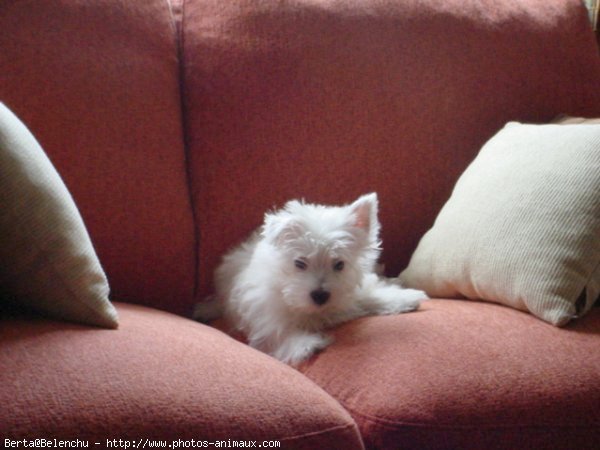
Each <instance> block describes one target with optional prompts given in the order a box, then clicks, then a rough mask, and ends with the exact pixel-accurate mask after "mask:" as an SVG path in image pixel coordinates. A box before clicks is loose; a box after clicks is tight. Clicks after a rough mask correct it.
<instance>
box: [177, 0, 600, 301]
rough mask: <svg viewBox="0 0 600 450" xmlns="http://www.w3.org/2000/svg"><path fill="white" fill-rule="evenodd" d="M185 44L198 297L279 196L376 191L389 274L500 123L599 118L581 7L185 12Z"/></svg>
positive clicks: (429, 0)
mask: <svg viewBox="0 0 600 450" xmlns="http://www.w3.org/2000/svg"><path fill="white" fill-rule="evenodd" d="M183 34H184V41H183V42H184V49H183V58H184V64H185V74H184V75H185V80H186V82H185V95H184V100H185V110H186V122H187V123H186V125H187V140H188V143H189V146H190V163H191V174H192V175H191V182H192V187H193V198H194V202H195V203H194V207H195V210H196V216H197V219H198V221H197V223H198V226H199V236H200V239H199V243H200V265H199V267H200V290H199V292H200V293H201V294H202V293H207V292H209V291H210V289H211V287H210V279H211V272H212V270H213V269H214V267H215V265H216V264H217V263H218V261H219V257H220V255H221V254H222V253H223V252H224V251H225V250H227V249H228V248H229V247H231V246H232V245H234V244H236V243H237V242H238V241H239V240H240V239H243V238H244V237H245V235H246V234H248V233H250V232H251V230H252V229H253V228H255V227H256V226H258V225H260V223H261V221H262V216H263V214H264V212H265V211H266V210H268V209H270V208H272V207H274V206H281V205H282V204H283V203H284V202H285V201H286V200H288V199H290V198H305V199H306V200H307V201H311V202H317V203H332V204H339V203H344V202H349V201H351V200H352V199H354V198H356V197H357V196H358V195H360V194H362V193H366V192H371V191H377V192H378V194H379V199H380V219H381V222H382V226H383V229H382V236H383V247H384V253H383V262H385V264H386V266H387V269H388V272H389V273H393V274H396V273H398V271H399V270H400V269H401V268H403V267H404V266H405V265H406V264H407V262H408V260H409V258H410V255H411V253H412V251H413V250H414V248H415V247H416V244H417V242H418V240H419V238H420V237H421V236H422V235H423V233H424V232H425V231H426V230H427V229H428V228H430V226H431V224H432V223H433V220H434V218H435V216H436V215H437V213H438V212H439V209H440V208H441V206H442V205H443V203H444V202H445V200H446V199H447V198H448V196H449V194H450V191H451V189H452V186H453V185H454V183H455V181H456V179H457V178H458V176H459V175H460V173H461V172H462V171H463V170H464V168H465V167H466V166H467V165H468V163H469V162H470V161H471V160H472V159H473V158H474V156H475V155H476V154H477V152H478V150H479V148H480V147H481V145H482V144H483V143H484V142H485V141H486V140H487V139H489V138H490V137H491V136H492V135H493V134H494V133H495V132H496V131H497V130H498V129H500V128H501V127H502V126H503V125H504V124H505V123H506V122H507V121H509V120H521V121H529V122H532V121H533V122H536V121H548V120H550V119H552V118H553V117H554V116H556V115H557V114H559V113H569V114H576V115H583V116H586V115H597V114H598V113H600V89H598V83H599V82H600V59H599V57H598V49H597V46H596V43H595V41H594V35H593V33H592V31H591V28H590V25H589V22H588V19H587V15H586V11H585V8H584V7H583V5H582V3H581V2H580V1H578V0H532V1H528V2H514V1H509V0H507V1H497V0H493V1H492V0H485V1H481V0H468V1H464V0H460V1H459V0H452V1H443V2H440V1H438V0H423V1H419V2H415V1H400V0H395V1H385V2H372V1H366V0H343V1H336V2H330V1H325V0H318V1H315V0H296V1H284V2H281V1H277V0H267V1H261V2H254V1H247V0H232V1H228V2H222V1H220V0H187V1H186V3H185V8H184V22H183Z"/></svg>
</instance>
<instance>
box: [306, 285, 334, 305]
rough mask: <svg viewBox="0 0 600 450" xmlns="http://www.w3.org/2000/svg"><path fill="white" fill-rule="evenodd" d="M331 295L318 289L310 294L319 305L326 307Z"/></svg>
mask: <svg viewBox="0 0 600 450" xmlns="http://www.w3.org/2000/svg"><path fill="white" fill-rule="evenodd" d="M330 296H331V294H330V293H329V292H327V291H325V290H323V289H317V290H316V291H312V292H311V293H310V297H311V298H312V299H313V302H315V303H316V304H317V305H324V304H325V303H327V300H329V297H330Z"/></svg>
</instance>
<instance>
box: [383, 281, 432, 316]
mask: <svg viewBox="0 0 600 450" xmlns="http://www.w3.org/2000/svg"><path fill="white" fill-rule="evenodd" d="M373 295H374V296H375V297H376V298H377V300H378V301H377V306H376V309H377V311H375V312H376V313H377V314H400V313H405V312H409V311H414V310H416V309H418V308H419V306H420V305H421V302H422V301H424V300H427V299H428V298H429V297H427V294H426V293H425V292H423V291H419V290H416V289H404V288H401V287H399V286H394V285H388V286H383V287H379V288H378V289H376V290H375V291H374V292H373Z"/></svg>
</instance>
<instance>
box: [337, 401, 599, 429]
mask: <svg viewBox="0 0 600 450" xmlns="http://www.w3.org/2000/svg"><path fill="white" fill-rule="evenodd" d="M338 402H339V400H338ZM340 404H341V405H342V407H343V408H344V409H346V411H348V412H349V413H350V415H351V416H352V417H355V418H356V417H360V418H362V419H366V420H368V421H370V422H371V423H373V424H374V425H376V426H380V427H385V428H394V427H419V428H429V429H432V430H433V429H441V430H451V429H456V430H471V429H473V430H481V429H488V430H492V429H511V428H514V429H536V428H548V427H552V428H563V429H567V428H575V429H582V430H585V429H590V430H595V429H598V427H600V422H599V423H597V424H590V425H581V424H564V423H560V424H558V423H545V424H527V425H523V424H489V423H486V424H481V423H477V424H474V425H463V424H455V425H454V424H448V423H435V424H434V423H423V422H407V421H396V420H390V419H385V418H383V417H377V416H373V415H370V414H365V413H363V412H360V411H357V410H355V409H353V408H351V407H348V406H347V405H346V404H345V403H344V402H340ZM355 420H356V419H355Z"/></svg>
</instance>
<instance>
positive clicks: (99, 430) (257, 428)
mask: <svg viewBox="0 0 600 450" xmlns="http://www.w3.org/2000/svg"><path fill="white" fill-rule="evenodd" d="M116 306H117V309H118V311H119V315H120V320H121V323H120V327H119V329H118V330H102V329H89V328H84V327H81V326H77V325H70V324H65V323H59V322H53V321H48V320H42V319H35V318H28V317H14V318H6V317H5V318H3V319H2V320H1V321H0V367H2V368H3V370H2V371H0V386H2V389H0V404H3V405H6V404H9V405H11V407H10V408H0V430H2V433H3V438H4V437H10V438H11V439H14V440H16V439H23V438H27V439H30V438H32V437H44V438H48V439H52V438H58V439H90V440H91V439H93V440H95V441H96V442H105V440H106V439H112V438H117V439H133V440H136V442H137V441H138V440H139V439H145V438H148V439H152V438H156V439H173V440H178V439H182V440H186V439H196V440H207V441H213V440H216V439H219V440H227V439H237V440H259V441H262V440H280V441H281V442H282V448H304V449H314V448H348V449H355V448H358V449H360V448H362V442H361V440H360V437H359V435H358V431H357V428H356V424H355V423H354V421H353V420H352V418H351V417H350V415H349V414H348V413H347V412H346V411H344V410H343V409H342V408H341V407H340V405H339V404H338V403H337V402H336V401H335V400H334V399H333V398H331V397H330V396H329V395H327V394H326V393H325V392H324V391H323V390H322V389H320V388H319V387H318V386H316V385H315V384H313V383H312V382H311V381H309V380H307V379H306V378H305V377H304V376H303V375H301V374H300V373H298V372H296V371H295V370H293V369H291V368H289V367H287V366H285V365H283V364H281V363H279V362H277V361H275V360H273V359H272V358H269V357H267V356H265V355H263V354H261V353H259V352H256V351H254V350H252V349H250V348H248V347H247V346H245V345H243V344H240V343H238V342H236V341H234V340H233V339H231V338H229V337H227V336H225V335H224V334H222V333H221V332H219V331H217V330H214V329H212V328H209V327H207V326H205V325H200V324H198V323H195V322H192V321H191V320H187V319H184V318H181V317H178V316H175V315H172V314H169V313H166V312H161V311H158V310H154V309H150V308H145V307H142V306H136V305H128V304H119V303H117V304H116ZM4 368H10V370H4ZM91 446H93V445H91Z"/></svg>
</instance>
